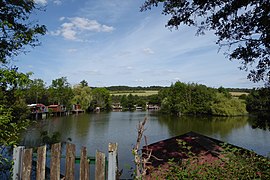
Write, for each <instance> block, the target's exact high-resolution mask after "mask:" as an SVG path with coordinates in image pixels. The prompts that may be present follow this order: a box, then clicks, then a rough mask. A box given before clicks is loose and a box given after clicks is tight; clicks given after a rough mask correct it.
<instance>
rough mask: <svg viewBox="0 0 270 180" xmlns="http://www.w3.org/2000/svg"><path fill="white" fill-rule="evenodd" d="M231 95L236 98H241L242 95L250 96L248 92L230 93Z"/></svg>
mask: <svg viewBox="0 0 270 180" xmlns="http://www.w3.org/2000/svg"><path fill="white" fill-rule="evenodd" d="M230 94H231V95H232V96H234V97H239V96H241V95H242V94H245V95H248V94H249V93H247V92H230Z"/></svg>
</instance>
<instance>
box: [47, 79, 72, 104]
mask: <svg viewBox="0 0 270 180" xmlns="http://www.w3.org/2000/svg"><path fill="white" fill-rule="evenodd" d="M48 91H49V94H50V96H49V102H50V103H52V104H61V105H65V106H66V107H70V105H71V104H70V100H71V99H72V98H73V93H72V89H71V86H70V84H69V83H68V81H67V78H66V77H61V78H58V79H55V80H52V84H51V86H50V87H49V89H48Z"/></svg>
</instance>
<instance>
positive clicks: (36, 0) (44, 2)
mask: <svg viewBox="0 0 270 180" xmlns="http://www.w3.org/2000/svg"><path fill="white" fill-rule="evenodd" d="M35 3H37V4H41V5H45V4H47V0H35Z"/></svg>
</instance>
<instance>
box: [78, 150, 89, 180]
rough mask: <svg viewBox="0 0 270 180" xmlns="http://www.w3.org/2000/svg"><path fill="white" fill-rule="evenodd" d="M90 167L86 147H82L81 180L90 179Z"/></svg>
mask: <svg viewBox="0 0 270 180" xmlns="http://www.w3.org/2000/svg"><path fill="white" fill-rule="evenodd" d="M89 175H90V169H89V163H88V161H87V150H86V147H82V149H81V161H80V180H89Z"/></svg>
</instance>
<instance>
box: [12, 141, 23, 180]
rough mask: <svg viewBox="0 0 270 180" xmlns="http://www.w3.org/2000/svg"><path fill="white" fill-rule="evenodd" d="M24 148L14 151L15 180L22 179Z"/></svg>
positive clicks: (17, 148) (16, 148)
mask: <svg viewBox="0 0 270 180" xmlns="http://www.w3.org/2000/svg"><path fill="white" fill-rule="evenodd" d="M23 150H24V146H18V147H15V148H14V149H13V162H14V165H13V177H12V179H13V180H16V179H21V177H22V157H23Z"/></svg>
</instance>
